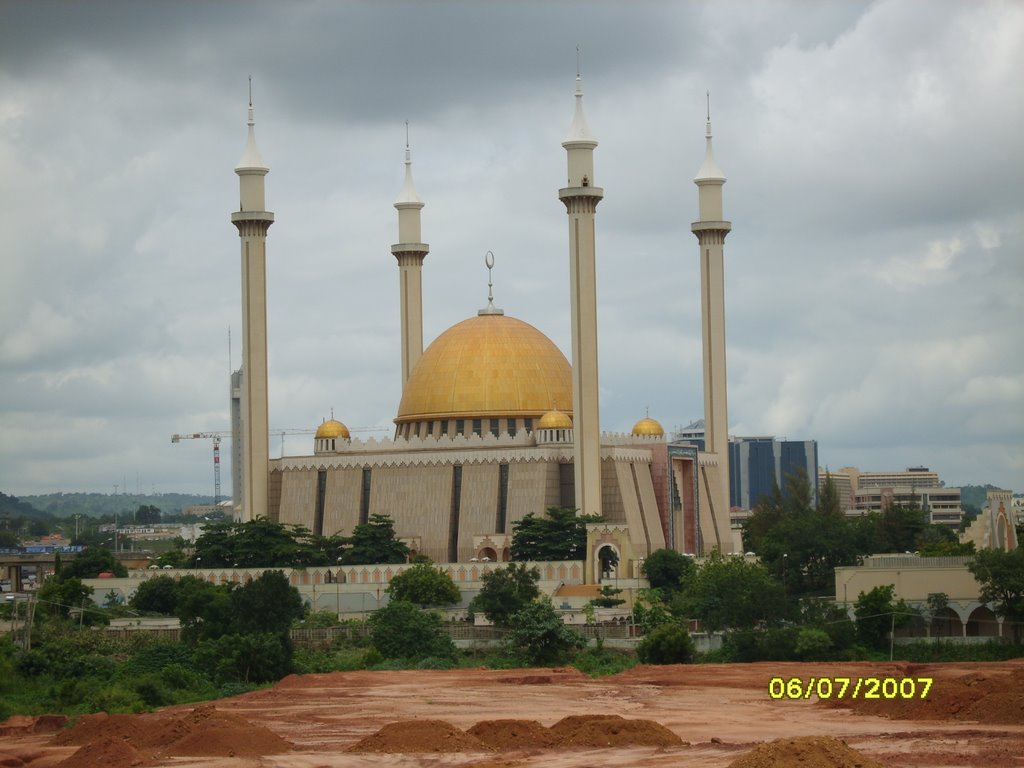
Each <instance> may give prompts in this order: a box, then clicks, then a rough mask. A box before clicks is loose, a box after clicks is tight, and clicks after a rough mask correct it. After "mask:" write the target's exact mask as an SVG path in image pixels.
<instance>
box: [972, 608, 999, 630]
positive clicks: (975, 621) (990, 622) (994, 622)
mask: <svg viewBox="0 0 1024 768" xmlns="http://www.w3.org/2000/svg"><path fill="white" fill-rule="evenodd" d="M967 636H968V637H998V636H999V619H997V618H996V615H995V613H993V611H992V609H991V608H987V607H986V606H984V605H980V606H978V607H977V608H975V609H974V610H973V611H971V615H970V617H968V619H967Z"/></svg>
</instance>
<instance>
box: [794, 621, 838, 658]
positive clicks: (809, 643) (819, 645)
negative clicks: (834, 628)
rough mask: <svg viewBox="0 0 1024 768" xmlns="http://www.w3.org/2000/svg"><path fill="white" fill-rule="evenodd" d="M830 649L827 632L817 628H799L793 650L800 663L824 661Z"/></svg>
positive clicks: (830, 642) (829, 638)
mask: <svg viewBox="0 0 1024 768" xmlns="http://www.w3.org/2000/svg"><path fill="white" fill-rule="evenodd" d="M831 649H832V638H831V637H829V634H828V632H826V631H825V630H824V629H818V628H817V627H801V628H800V632H799V634H798V635H797V636H796V645H795V650H796V652H797V655H798V656H799V657H800V660H801V661H826V660H827V659H828V653H829V651H830V650H831Z"/></svg>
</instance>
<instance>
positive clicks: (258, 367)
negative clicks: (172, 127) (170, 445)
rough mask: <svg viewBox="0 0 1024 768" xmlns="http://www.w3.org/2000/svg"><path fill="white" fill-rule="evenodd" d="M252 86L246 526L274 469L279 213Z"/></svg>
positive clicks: (246, 234) (243, 205) (245, 245)
mask: <svg viewBox="0 0 1024 768" xmlns="http://www.w3.org/2000/svg"><path fill="white" fill-rule="evenodd" d="M254 126H255V121H254V120H253V112H252V84H251V81H250V86H249V141H248V143H246V145H245V152H243V153H242V159H241V160H239V161H238V165H236V166H235V173H237V174H238V187H239V198H240V199H239V205H238V210H237V211H236V212H234V213H232V214H231V223H232V224H234V225H235V226H236V227H238V236H239V238H240V239H241V241H242V372H243V373H242V377H241V379H242V381H241V384H242V398H241V400H242V414H241V421H242V494H241V510H240V512H236V516H237V517H238V518H239V519H240V520H241V521H243V522H245V521H248V520H255V519H256V518H257V517H266V516H267V481H268V477H269V470H270V464H269V460H270V447H269V444H268V443H269V436H268V433H269V426H268V423H267V230H268V229H269V228H270V225H271V224H273V222H274V214H272V213H270V212H269V211H267V210H265V208H266V203H265V201H264V189H263V182H264V177H265V176H266V175H267V173H268V172H269V171H270V169H269V168H268V167H267V166H266V164H265V163H264V162H263V158H262V157H261V156H260V151H259V149H257V148H256V131H255V127H254Z"/></svg>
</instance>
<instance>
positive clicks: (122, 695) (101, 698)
mask: <svg viewBox="0 0 1024 768" xmlns="http://www.w3.org/2000/svg"><path fill="white" fill-rule="evenodd" d="M85 704H86V708H87V709H88V711H89V712H109V713H111V714H114V713H133V712H142V711H143V710H144V709H145V708H146V705H145V704H144V703H143V701H142V699H140V698H139V695H138V694H137V693H135V691H131V690H128V689H127V688H123V687H121V685H119V684H117V685H111V686H102V687H100V688H98V689H97V690H96V691H94V692H93V693H92V695H90V696H89V697H88V699H86V702H85Z"/></svg>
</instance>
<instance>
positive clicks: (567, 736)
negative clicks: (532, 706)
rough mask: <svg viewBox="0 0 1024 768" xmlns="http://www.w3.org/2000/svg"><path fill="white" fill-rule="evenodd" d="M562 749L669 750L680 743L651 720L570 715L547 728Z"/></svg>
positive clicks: (666, 730)
mask: <svg viewBox="0 0 1024 768" xmlns="http://www.w3.org/2000/svg"><path fill="white" fill-rule="evenodd" d="M551 733H553V734H554V735H555V737H556V738H557V739H558V745H559V746H564V747H624V746H627V745H634V746H644V747H671V746H679V745H681V744H682V743H683V740H682V739H680V738H679V737H678V736H676V734H674V733H673V732H672V731H670V730H669V729H668V728H666V727H665V726H663V725H662V724H661V723H656V722H654V721H653V720H627V719H626V718H624V717H620V716H619V715H570V716H569V717H564V718H562V719H561V720H559V721H558V722H557V723H555V724H554V725H552V726H551Z"/></svg>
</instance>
